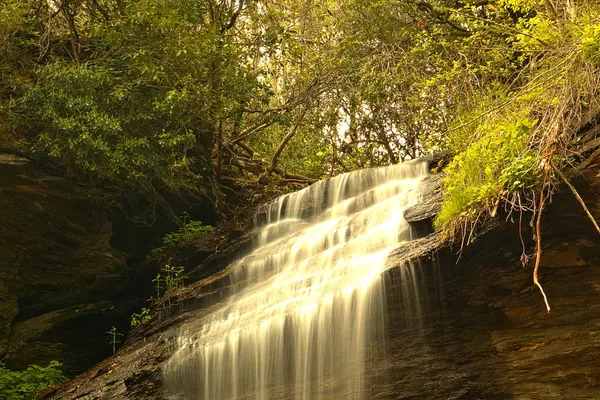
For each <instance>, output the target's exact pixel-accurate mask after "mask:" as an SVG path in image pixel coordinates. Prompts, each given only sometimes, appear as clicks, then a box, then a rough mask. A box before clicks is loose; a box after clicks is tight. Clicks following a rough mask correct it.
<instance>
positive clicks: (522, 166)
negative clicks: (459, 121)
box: [435, 119, 541, 230]
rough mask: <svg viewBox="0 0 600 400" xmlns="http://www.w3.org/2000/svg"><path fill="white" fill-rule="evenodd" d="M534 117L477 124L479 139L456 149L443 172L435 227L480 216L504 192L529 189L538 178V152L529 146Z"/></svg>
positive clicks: (494, 203)
mask: <svg viewBox="0 0 600 400" xmlns="http://www.w3.org/2000/svg"><path fill="white" fill-rule="evenodd" d="M534 128H535V124H534V122H533V121H530V120H528V119H524V120H516V121H515V122H513V123H509V124H506V125H502V126H497V125H492V126H488V125H480V126H478V128H477V129H478V130H480V132H479V135H478V137H479V139H478V140H476V141H474V142H473V143H472V144H471V145H469V147H468V148H467V149H466V150H464V151H462V152H460V153H458V154H457V156H456V157H455V158H454V159H453V160H452V161H451V162H450V164H449V165H448V167H447V168H446V169H445V172H446V173H447V174H448V176H447V178H446V181H445V191H444V202H443V204H442V210H441V212H440V213H439V215H438V216H437V218H436V220H435V225H436V227H437V228H440V229H444V228H448V229H451V230H454V229H455V228H456V227H457V225H458V226H460V224H461V223H464V222H468V223H470V222H473V221H477V220H479V218H480V217H481V214H483V213H489V212H491V211H492V210H493V208H494V207H497V206H498V205H497V200H498V199H499V198H501V197H502V196H504V195H505V194H506V193H511V194H512V193H514V192H519V191H523V190H525V189H531V188H532V187H535V186H536V185H537V184H539V180H540V178H541V176H540V172H539V169H538V165H539V163H540V158H539V157H538V154H537V153H536V152H535V151H533V150H532V149H530V148H529V147H528V142H527V141H528V139H529V137H530V135H531V132H532V130H533V129H534Z"/></svg>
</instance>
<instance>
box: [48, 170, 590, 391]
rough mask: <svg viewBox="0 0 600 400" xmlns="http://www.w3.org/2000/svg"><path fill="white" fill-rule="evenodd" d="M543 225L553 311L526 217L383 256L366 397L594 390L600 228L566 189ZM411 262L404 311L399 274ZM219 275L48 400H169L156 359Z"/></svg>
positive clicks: (222, 288)
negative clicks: (383, 337) (466, 242)
mask: <svg viewBox="0 0 600 400" xmlns="http://www.w3.org/2000/svg"><path fill="white" fill-rule="evenodd" d="M584 175H585V176H584V177H583V178H582V179H579V180H578V181H577V182H575V184H576V186H577V188H578V190H579V192H580V194H581V195H582V197H583V198H584V199H585V200H586V202H587V203H588V207H589V208H590V210H591V211H592V213H593V214H594V215H595V216H596V217H599V216H600V184H599V179H598V176H597V175H598V170H597V169H595V170H593V169H590V170H587V171H586V172H585V174H584ZM431 208H432V206H430V209H431ZM412 213H413V214H412V215H413V218H416V219H415V220H416V221H420V220H422V219H421V218H425V219H427V218H429V219H431V215H430V213H431V211H419V212H416V211H413V212H412ZM424 215H429V216H428V217H422V216H424ZM509 219H510V218H509ZM517 220H518V218H517ZM502 221H504V219H502ZM523 221H528V216H524V218H523ZM542 221H543V223H542V245H543V253H542V254H543V255H542V262H541V267H540V280H541V283H542V285H544V289H545V291H546V293H547V295H548V298H549V301H550V305H551V307H552V311H551V312H550V313H549V314H548V313H546V310H545V306H544V304H543V300H542V296H541V294H540V293H539V291H538V290H537V288H535V287H534V286H533V285H532V282H531V279H532V278H531V274H532V268H533V265H532V264H533V261H530V262H529V264H528V265H527V266H526V267H523V266H522V265H521V262H520V259H521V253H522V252H523V251H525V252H526V253H527V254H529V255H531V254H532V253H533V250H534V243H533V241H532V235H531V230H530V228H529V227H528V226H527V225H525V224H524V225H523V226H522V227H519V226H517V225H515V224H513V223H510V222H500V221H498V220H491V221H488V222H487V223H486V224H485V225H484V226H483V227H482V230H481V231H480V235H479V236H478V238H477V239H476V241H475V243H473V244H471V245H470V246H468V247H465V248H464V249H461V248H460V245H455V244H451V243H446V242H445V241H444V240H443V237H442V236H440V235H439V234H431V235H428V236H425V237H423V238H421V239H417V240H415V241H412V242H409V243H406V244H403V245H401V246H399V247H398V248H397V249H396V250H395V251H394V252H393V253H392V254H391V255H390V257H389V263H388V268H389V269H388V271H387V272H386V295H387V299H386V305H387V308H388V313H387V315H388V322H387V326H388V327H387V329H388V339H387V341H386V343H385V346H386V348H385V350H386V351H385V352H384V353H383V354H384V355H381V354H375V353H374V354H371V355H370V356H369V363H368V371H367V379H368V385H367V387H368V393H367V395H366V397H367V398H373V399H513V398H514V399H551V398H565V399H594V398H600V340H599V339H598V337H600V306H599V304H600V268H598V267H599V266H600V236H598V234H597V232H595V230H594V228H593V226H592V225H591V223H590V221H589V220H588V219H587V217H586V216H585V214H584V213H583V211H582V210H581V207H580V206H579V204H578V203H577V201H576V200H575V199H574V198H573V197H572V195H571V194H570V192H568V191H562V192H559V193H557V194H556V195H555V197H554V199H553V202H552V204H551V205H550V206H549V208H548V209H547V211H546V213H545V214H544V218H543V220H542ZM492 228H494V229H492ZM483 232H487V233H486V234H485V235H483V234H482V233H483ZM442 245H445V246H446V247H441V246H442ZM458 253H460V255H459V254H458ZM407 268H411V271H412V272H411V273H410V274H409V275H411V276H413V279H414V282H412V283H414V285H413V284H412V283H411V285H408V286H411V287H413V289H412V290H413V291H412V292H411V293H412V294H411V296H412V306H411V307H407V304H406V302H405V297H406V296H405V293H403V291H405V290H407V285H406V282H404V281H402V279H399V278H398V277H399V276H402V275H401V274H399V273H398V272H402V271H403V270H405V269H407ZM227 274H228V270H227V268H225V269H222V270H220V272H218V273H217V274H214V275H212V276H210V277H208V278H206V279H203V280H201V281H198V282H196V283H194V284H192V285H191V286H189V287H186V288H185V289H184V290H182V291H181V292H180V293H179V294H178V296H177V298H178V299H179V300H180V301H181V303H182V308H183V311H182V312H176V313H174V314H172V315H162V317H161V318H158V317H157V316H156V313H155V314H154V315H155V318H154V319H153V321H152V323H151V324H149V325H148V326H145V327H143V328H140V329H138V330H136V331H134V332H133V334H132V336H131V337H130V338H129V339H128V341H127V343H126V344H125V345H124V346H123V348H122V349H121V350H120V351H119V352H118V353H117V354H116V355H115V356H113V357H110V358H108V359H106V360H104V361H102V362H101V363H100V364H98V365H97V366H96V367H94V368H92V369H91V370H89V371H88V372H87V373H85V374H83V375H81V376H79V377H77V378H75V379H73V380H72V381H70V382H68V383H67V384H65V385H64V386H62V387H61V388H60V389H59V390H58V391H56V392H55V393H51V394H48V395H47V396H46V397H44V398H45V399H53V400H67V399H69V400H70V399H80V400H82V399H85V400H92V399H122V400H125V399H126V400H133V399H139V400H141V399H167V398H168V396H167V395H166V394H165V393H164V392H163V391H162V389H161V367H162V364H163V363H164V361H165V360H166V359H167V358H168V355H169V349H170V347H171V345H172V342H173V340H174V339H175V335H176V332H177V330H176V329H174V328H176V327H178V326H180V325H181V324H182V323H184V322H185V321H191V320H194V319H196V318H198V317H199V316H200V315H203V314H205V313H208V312H210V310H211V307H216V306H218V300H213V301H208V300H206V299H208V298H210V297H211V296H213V295H214V296H215V297H216V298H217V299H222V298H223V297H225V296H226V293H227V283H228V280H227ZM415 287H416V288H417V289H418V290H414V288H415ZM155 311H156V310H155Z"/></svg>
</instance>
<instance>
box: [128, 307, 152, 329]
mask: <svg viewBox="0 0 600 400" xmlns="http://www.w3.org/2000/svg"><path fill="white" fill-rule="evenodd" d="M151 320H152V317H151V316H150V310H148V309H147V308H146V307H144V308H142V311H140V313H139V314H138V313H133V314H132V315H131V323H130V325H131V327H132V328H136V327H138V326H140V325H145V324H147V323H148V322H150V321H151Z"/></svg>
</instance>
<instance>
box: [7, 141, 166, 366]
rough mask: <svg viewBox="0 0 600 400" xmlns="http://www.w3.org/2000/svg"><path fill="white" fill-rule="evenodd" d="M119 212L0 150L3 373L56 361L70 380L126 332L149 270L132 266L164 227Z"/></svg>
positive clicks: (144, 292) (142, 299)
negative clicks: (115, 334)
mask: <svg viewBox="0 0 600 400" xmlns="http://www.w3.org/2000/svg"><path fill="white" fill-rule="evenodd" d="M128 207H129V208H130V207H131V205H130V204H120V205H118V206H117V207H112V208H109V207H106V206H104V205H102V204H100V203H99V202H98V197H94V198H92V197H90V195H89V191H85V190H84V188H83V187H81V186H79V185H77V184H75V183H73V182H71V181H69V180H68V179H65V178H62V177H60V176H55V175H52V174H50V173H48V172H45V171H44V170H42V169H41V168H40V167H38V166H36V165H35V164H34V163H33V162H31V161H30V160H28V159H26V158H23V157H19V156H16V155H14V154H5V153H2V152H0V254H1V255H2V257H0V358H2V361H3V362H4V363H5V364H6V365H7V366H8V367H9V368H13V369H22V368H25V367H27V365H29V364H39V365H46V364H47V363H48V362H49V361H50V360H54V359H55V360H59V361H61V362H63V363H64V365H65V368H66V371H65V372H66V373H68V374H72V373H79V372H82V371H84V370H85V369H87V368H88V367H89V366H90V365H93V364H94V363H95V362H97V361H99V360H101V359H103V358H105V357H107V356H108V355H110V354H111V352H112V349H111V345H110V343H109V342H110V338H109V337H108V335H107V334H105V332H106V331H108V330H110V329H111V327H112V326H116V327H117V328H118V330H119V331H121V332H123V331H125V330H126V329H127V327H128V325H129V317H130V315H131V313H132V312H133V311H139V308H141V306H142V305H143V304H144V303H145V299H146V298H147V297H148V296H149V292H150V291H151V280H152V276H153V275H152V274H154V273H155V272H156V270H155V269H153V268H156V266H152V265H143V264H140V263H139V261H140V259H143V255H144V252H145V251H146V250H148V249H147V248H148V247H150V248H152V247H155V246H157V245H159V243H160V238H161V236H162V234H163V233H164V232H165V230H169V229H170V230H172V229H173V226H170V227H166V229H165V226H162V231H161V228H160V227H159V226H158V225H160V224H158V223H157V224H155V225H154V226H153V227H150V228H137V227H136V226H135V224H134V223H132V222H130V221H129V220H128V218H127V216H126V215H127V208H128ZM158 218H160V216H159V217H158ZM159 222H160V221H159ZM163 222H164V221H163ZM163 225H164V224H163ZM173 225H174V224H173ZM141 242H145V246H146V248H144V247H143V246H142V245H141V244H140V243H141Z"/></svg>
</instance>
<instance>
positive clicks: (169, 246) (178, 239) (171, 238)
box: [150, 213, 215, 257]
mask: <svg viewBox="0 0 600 400" xmlns="http://www.w3.org/2000/svg"><path fill="white" fill-rule="evenodd" d="M178 222H179V229H178V230H177V232H171V233H167V234H166V235H164V236H163V246H160V247H157V248H156V249H154V250H152V251H151V253H150V255H151V257H159V256H162V255H165V254H166V253H168V252H169V251H172V250H174V249H176V248H177V247H178V246H179V245H180V244H181V243H183V242H187V241H188V240H192V239H195V238H197V237H199V236H201V235H203V234H205V233H209V232H213V231H214V229H215V228H214V227H213V226H210V225H204V224H203V223H202V221H192V220H190V216H189V215H188V214H187V213H184V214H183V216H181V217H179V220H178Z"/></svg>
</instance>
